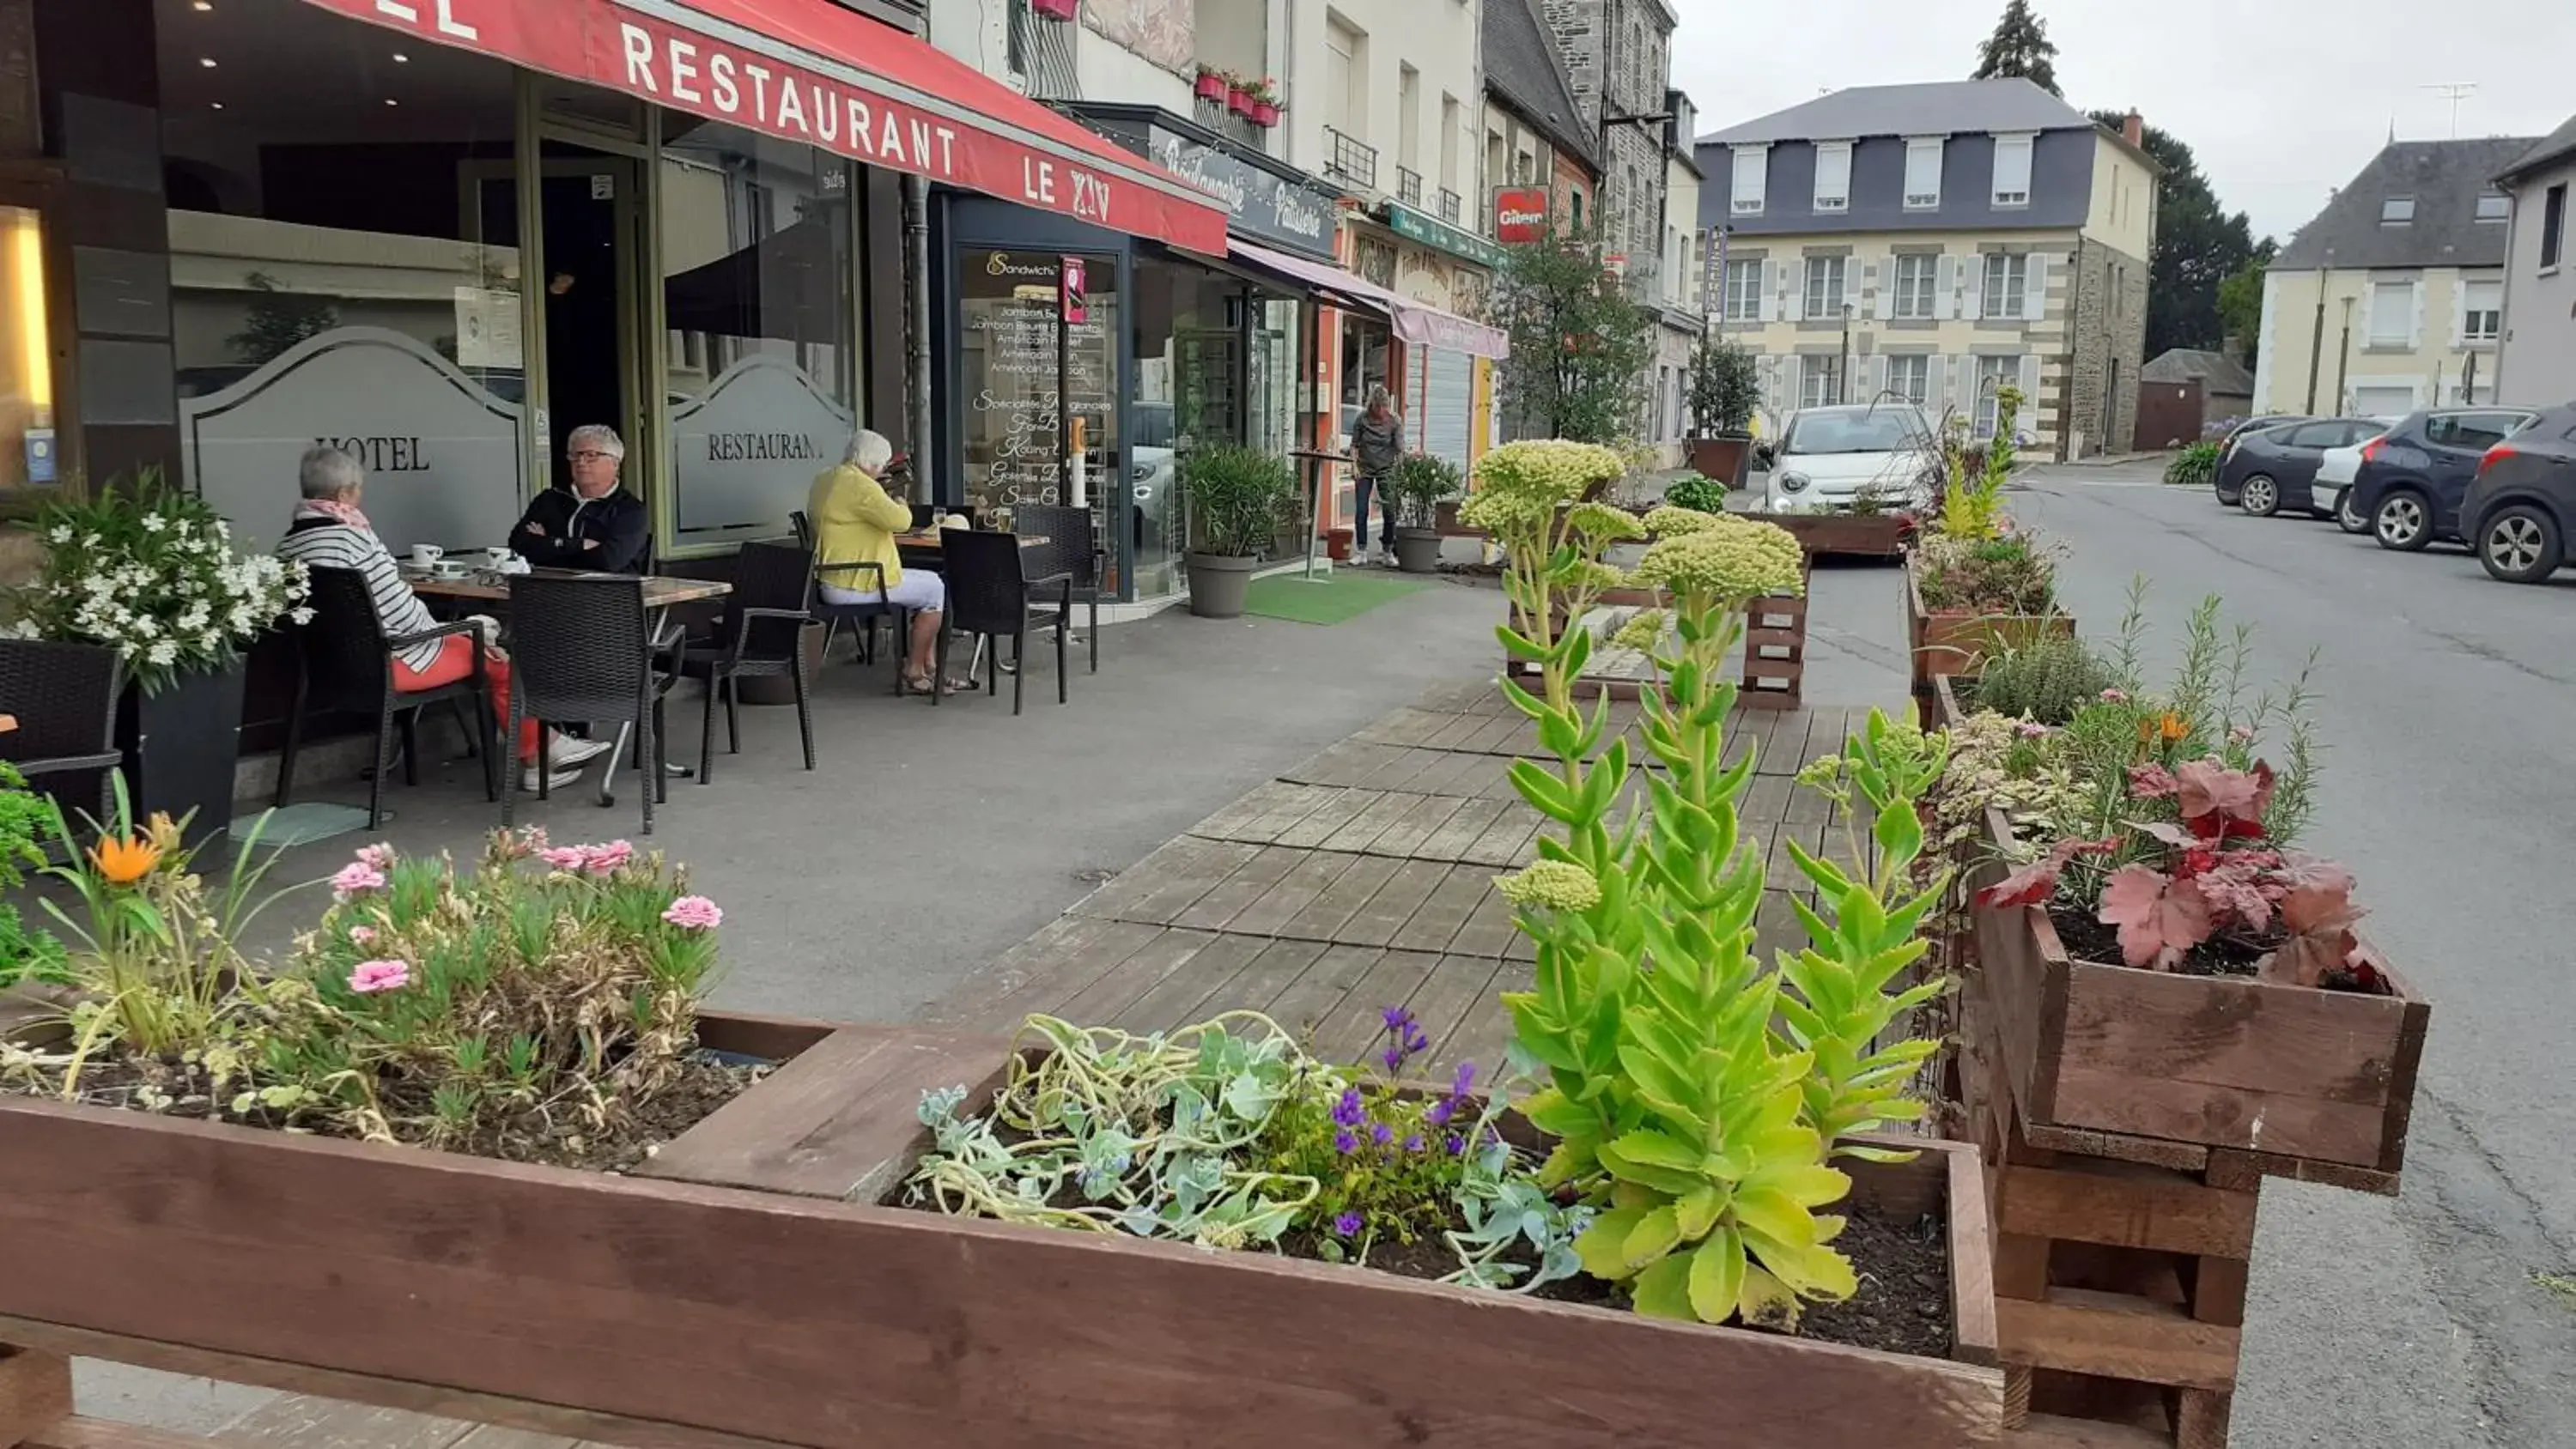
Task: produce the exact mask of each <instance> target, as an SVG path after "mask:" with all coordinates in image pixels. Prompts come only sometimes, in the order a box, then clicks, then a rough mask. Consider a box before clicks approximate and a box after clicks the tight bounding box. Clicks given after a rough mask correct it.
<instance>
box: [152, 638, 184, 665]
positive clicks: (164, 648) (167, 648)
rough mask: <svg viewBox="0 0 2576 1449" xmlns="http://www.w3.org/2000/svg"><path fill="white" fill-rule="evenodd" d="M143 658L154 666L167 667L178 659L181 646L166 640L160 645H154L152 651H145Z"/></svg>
mask: <svg viewBox="0 0 2576 1449" xmlns="http://www.w3.org/2000/svg"><path fill="white" fill-rule="evenodd" d="M143 657H144V659H145V660H147V661H149V662H150V663H152V664H156V665H167V664H170V663H172V662H173V661H175V660H176V659H178V657H179V646H178V645H176V644H173V643H171V642H170V641H169V640H167V639H164V640H162V641H161V642H160V643H158V644H155V645H153V646H152V647H151V648H150V649H147V650H145V651H144V654H143Z"/></svg>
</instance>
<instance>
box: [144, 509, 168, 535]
mask: <svg viewBox="0 0 2576 1449" xmlns="http://www.w3.org/2000/svg"><path fill="white" fill-rule="evenodd" d="M142 523H143V531H144V532H145V533H159V532H160V531H161V530H163V529H165V528H168V527H169V526H170V520H168V519H166V518H163V517H162V516H161V515H160V514H158V513H147V514H145V515H143V518H142Z"/></svg>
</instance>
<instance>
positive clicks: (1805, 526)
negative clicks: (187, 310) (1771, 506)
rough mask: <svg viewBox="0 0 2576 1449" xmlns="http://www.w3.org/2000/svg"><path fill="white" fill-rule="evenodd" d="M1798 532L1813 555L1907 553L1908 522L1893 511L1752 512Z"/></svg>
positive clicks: (1761, 519) (1801, 543)
mask: <svg viewBox="0 0 2576 1449" xmlns="http://www.w3.org/2000/svg"><path fill="white" fill-rule="evenodd" d="M1743 516H1744V517H1746V518H1750V519H1752V520H1754V521H1755V522H1757V523H1768V524H1772V525H1774V526H1776V527H1778V528H1782V529H1785V530H1787V531H1788V532H1789V533H1791V534H1793V535H1795V536H1796V537H1797V540H1798V546H1799V547H1800V548H1803V549H1805V550H1806V551H1807V552H1808V553H1810V554H1820V553H1849V554H1866V555H1868V556H1870V557H1872V558H1896V557H1899V556H1901V555H1902V554H1903V553H1904V552H1905V538H1906V533H1907V525H1906V521H1905V520H1904V519H1903V518H1901V517H1899V516H1897V515H1896V514H1893V513H1748V514H1745V515H1743Z"/></svg>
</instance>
